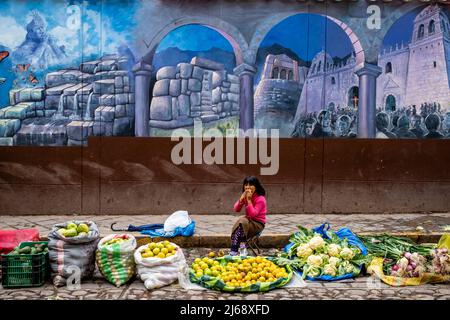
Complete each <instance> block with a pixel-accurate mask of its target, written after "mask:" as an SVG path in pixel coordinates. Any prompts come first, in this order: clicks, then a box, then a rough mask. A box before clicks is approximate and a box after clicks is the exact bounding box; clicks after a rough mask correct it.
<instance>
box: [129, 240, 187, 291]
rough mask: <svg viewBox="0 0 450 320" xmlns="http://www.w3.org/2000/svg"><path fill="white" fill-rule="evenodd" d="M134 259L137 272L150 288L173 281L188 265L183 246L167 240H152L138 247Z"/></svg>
mask: <svg viewBox="0 0 450 320" xmlns="http://www.w3.org/2000/svg"><path fill="white" fill-rule="evenodd" d="M134 260H135V261H136V267H137V274H138V276H139V278H140V279H141V280H142V281H143V282H144V286H145V287H146V288H147V289H148V290H151V289H155V288H160V287H163V286H166V285H169V284H171V283H173V282H174V281H176V280H177V279H178V275H179V272H180V270H181V269H182V267H183V266H185V265H186V259H185V258H184V254H183V251H182V250H181V248H180V247H179V246H177V245H176V244H174V243H172V242H169V241H167V240H165V241H161V242H151V243H149V244H146V245H143V246H141V247H139V248H137V250H136V251H135V252H134Z"/></svg>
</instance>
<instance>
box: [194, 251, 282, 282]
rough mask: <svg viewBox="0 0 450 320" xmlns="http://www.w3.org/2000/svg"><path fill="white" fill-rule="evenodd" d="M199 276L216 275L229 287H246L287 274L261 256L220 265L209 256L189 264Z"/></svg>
mask: <svg viewBox="0 0 450 320" xmlns="http://www.w3.org/2000/svg"><path fill="white" fill-rule="evenodd" d="M191 268H192V270H193V272H194V274H195V275H196V276H197V277H198V278H199V277H201V276H203V275H208V276H211V277H217V278H219V279H221V280H222V281H223V282H225V284H226V285H227V286H229V287H246V286H250V285H252V284H255V283H258V282H274V281H276V280H277V279H278V278H284V277H287V276H288V273H287V271H286V269H285V268H283V267H278V266H277V265H276V264H274V263H273V262H272V261H269V260H267V259H266V258H262V257H250V258H246V259H243V260H241V261H238V260H236V261H235V262H232V261H228V262H227V263H226V264H225V265H221V264H220V262H219V261H217V260H214V259H210V258H207V257H205V258H203V259H200V258H197V259H195V260H194V263H193V264H192V266H191Z"/></svg>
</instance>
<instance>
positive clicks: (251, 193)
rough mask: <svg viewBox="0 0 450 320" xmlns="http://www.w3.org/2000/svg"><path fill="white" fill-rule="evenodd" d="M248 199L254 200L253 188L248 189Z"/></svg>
mask: <svg viewBox="0 0 450 320" xmlns="http://www.w3.org/2000/svg"><path fill="white" fill-rule="evenodd" d="M246 193H247V201H252V196H253V192H252V190H247V192H246Z"/></svg>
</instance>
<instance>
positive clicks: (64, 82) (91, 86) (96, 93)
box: [0, 54, 134, 146]
mask: <svg viewBox="0 0 450 320" xmlns="http://www.w3.org/2000/svg"><path fill="white" fill-rule="evenodd" d="M130 59H131V57H129V56H120V55H116V54H112V55H104V56H103V57H101V58H100V59H98V60H94V61H87V62H83V63H82V64H81V65H80V66H79V67H78V68H73V69H64V70H59V71H56V72H51V73H48V74H47V75H46V77H45V87H39V88H38V87H34V88H21V89H14V90H11V91H10V94H9V101H10V106H8V107H6V108H3V109H0V137H1V138H0V144H1V145H41V146H42V145H47V146H60V145H69V146H79V145H86V144H87V137H88V136H90V135H94V136H100V135H102V136H113V135H114V136H124V135H125V136H129V135H133V134H134V83H133V81H134V78H133V77H132V76H130V73H129V71H128V70H129V66H130V63H133V62H134V61H130Z"/></svg>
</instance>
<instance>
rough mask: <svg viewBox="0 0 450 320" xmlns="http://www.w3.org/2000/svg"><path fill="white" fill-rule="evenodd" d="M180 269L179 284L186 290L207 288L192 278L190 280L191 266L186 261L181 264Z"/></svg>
mask: <svg viewBox="0 0 450 320" xmlns="http://www.w3.org/2000/svg"><path fill="white" fill-rule="evenodd" d="M179 271H180V272H179V273H178V284H179V285H180V287H182V288H183V289H184V290H206V288H205V287H202V286H201V285H199V284H196V283H192V282H191V280H189V266H188V265H187V264H186V263H185V264H184V265H182V266H180V270H179Z"/></svg>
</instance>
